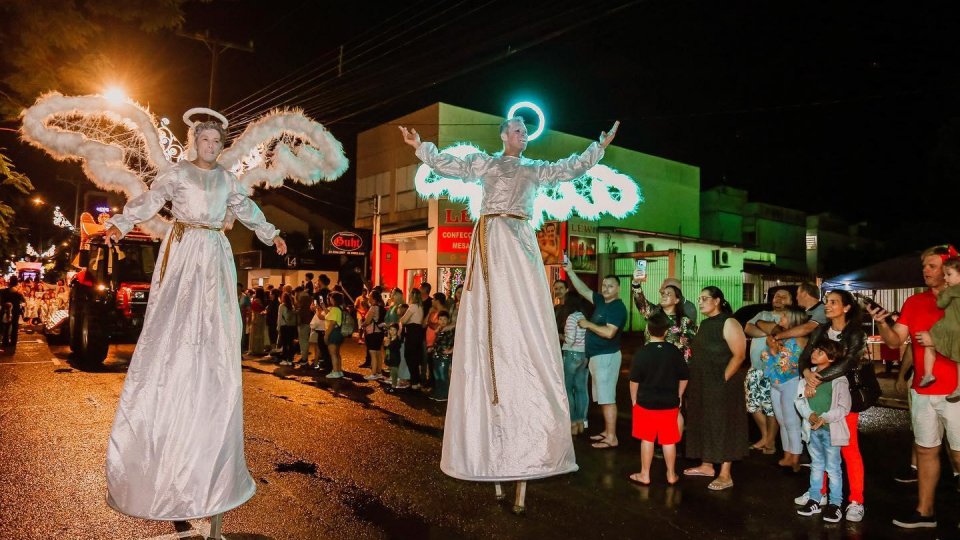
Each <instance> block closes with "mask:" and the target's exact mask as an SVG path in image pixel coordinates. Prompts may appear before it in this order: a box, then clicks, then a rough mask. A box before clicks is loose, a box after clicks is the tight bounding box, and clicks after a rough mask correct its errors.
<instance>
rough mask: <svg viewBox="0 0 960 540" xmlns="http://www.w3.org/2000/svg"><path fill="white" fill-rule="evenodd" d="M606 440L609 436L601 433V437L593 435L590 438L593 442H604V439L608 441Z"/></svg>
mask: <svg viewBox="0 0 960 540" xmlns="http://www.w3.org/2000/svg"><path fill="white" fill-rule="evenodd" d="M606 438H607V436H606V435H604V434H603V433H601V434H599V435H591V436H590V440H591V441H602V440H604V439H606Z"/></svg>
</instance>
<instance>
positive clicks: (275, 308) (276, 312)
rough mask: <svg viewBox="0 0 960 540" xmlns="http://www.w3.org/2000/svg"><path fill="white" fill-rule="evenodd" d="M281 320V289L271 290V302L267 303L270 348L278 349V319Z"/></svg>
mask: <svg viewBox="0 0 960 540" xmlns="http://www.w3.org/2000/svg"><path fill="white" fill-rule="evenodd" d="M279 318H280V289H270V301H269V303H267V334H268V335H269V336H270V346H271V347H273V348H277V337H278V334H279V330H277V319H279Z"/></svg>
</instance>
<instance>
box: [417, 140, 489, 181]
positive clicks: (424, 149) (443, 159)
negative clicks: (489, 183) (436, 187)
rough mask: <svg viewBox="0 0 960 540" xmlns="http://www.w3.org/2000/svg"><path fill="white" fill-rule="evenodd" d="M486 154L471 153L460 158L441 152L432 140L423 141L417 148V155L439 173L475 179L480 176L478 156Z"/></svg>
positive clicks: (452, 176) (451, 176)
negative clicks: (476, 165)
mask: <svg viewBox="0 0 960 540" xmlns="http://www.w3.org/2000/svg"><path fill="white" fill-rule="evenodd" d="M483 156H485V154H470V155H468V156H465V157H463V158H458V157H455V156H452V155H450V154H441V153H440V151H439V150H438V149H437V145H435V144H433V143H431V142H425V143H421V144H420V147H419V148H417V157H418V158H419V159H420V161H422V162H423V163H424V164H425V165H426V166H427V167H430V168H431V169H433V170H434V172H436V173H437V174H439V175H441V176H446V177H448V178H462V179H474V178H477V177H478V176H479V174H478V172H477V171H476V170H475V168H474V164H475V163H476V162H477V161H478V158H480V157H483Z"/></svg>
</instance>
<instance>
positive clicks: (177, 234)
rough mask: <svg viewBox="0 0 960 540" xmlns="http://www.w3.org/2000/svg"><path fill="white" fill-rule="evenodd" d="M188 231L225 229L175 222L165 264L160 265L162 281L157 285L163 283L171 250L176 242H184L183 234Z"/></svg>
mask: <svg viewBox="0 0 960 540" xmlns="http://www.w3.org/2000/svg"><path fill="white" fill-rule="evenodd" d="M187 229H206V230H208V231H222V230H223V227H213V226H211V225H204V224H203V223H188V222H186V221H174V222H173V227H170V235H169V236H167V250H166V251H164V252H163V262H162V263H161V264H160V279H159V281H157V284H160V283H163V274H164V273H166V271H167V261H168V260H169V259H170V250H171V249H173V243H174V242H180V241H181V240H183V233H184V232H186V230H187Z"/></svg>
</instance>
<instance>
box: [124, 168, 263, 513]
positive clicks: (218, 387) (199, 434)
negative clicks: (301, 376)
mask: <svg viewBox="0 0 960 540" xmlns="http://www.w3.org/2000/svg"><path fill="white" fill-rule="evenodd" d="M244 193H245V191H244V190H243V188H242V186H240V185H239V184H238V182H237V179H236V177H235V176H234V175H233V174H231V173H230V172H228V171H226V170H224V169H223V167H221V166H219V165H217V166H216V167H214V168H213V169H212V170H206V169H202V168H200V167H197V166H196V165H194V164H193V163H191V162H189V161H186V160H184V161H181V162H179V163H177V164H176V165H174V166H173V167H172V168H171V169H169V170H168V171H166V172H164V173H163V174H161V175H159V176H158V177H157V178H156V180H154V182H153V185H152V186H151V189H150V190H149V191H147V192H144V193H143V194H142V195H140V196H138V197H135V198H134V199H132V200H130V201H129V202H128V203H127V205H126V206H125V207H124V209H123V213H122V214H119V215H116V216H113V217H112V218H111V219H110V220H109V224H112V225H114V226H116V227H117V228H118V229H119V230H120V232H121V233H122V234H126V233H127V232H129V231H130V229H131V228H133V226H134V225H135V224H137V223H140V222H141V221H145V220H147V219H149V218H151V217H153V216H154V215H155V214H156V213H157V212H158V211H159V210H160V208H161V207H162V206H163V205H164V203H166V202H167V201H172V203H173V209H172V212H173V216H174V217H175V218H176V222H175V223H174V225H173V228H172V230H171V231H170V233H169V234H168V235H166V238H165V240H164V241H163V243H162V244H161V246H160V255H159V258H158V260H157V267H158V269H157V271H154V273H153V280H152V283H151V285H150V300H149V303H148V304H147V312H146V317H145V321H144V326H143V332H142V333H141V335H140V339H139V341H138V342H137V347H136V350H135V351H134V354H133V359H132V360H131V361H130V367H129V370H128V371H127V378H126V381H125V382H124V385H123V393H122V395H121V396H120V404H119V407H118V408H117V414H116V417H115V419H114V422H113V431H112V433H111V434H110V445H109V448H108V449H107V487H108V490H109V494H108V497H107V502H108V503H109V504H110V506H111V507H113V508H114V509H115V510H118V511H120V512H123V513H124V514H127V515H130V516H134V517H139V518H145V519H154V520H188V519H194V518H200V517H206V516H212V515H215V514H219V513H223V512H226V511H227V510H230V509H233V508H235V507H237V506H239V505H241V504H243V503H244V502H246V501H247V500H248V499H250V497H252V496H253V493H254V491H256V485H255V484H254V481H253V479H252V478H251V477H250V473H249V471H248V470H247V464H246V460H245V458H244V454H243V394H242V389H241V368H240V337H241V335H240V332H241V321H240V310H239V306H238V303H237V288H236V283H237V270H236V267H235V266H234V262H233V255H232V251H231V249H230V243H229V242H227V238H226V237H225V236H224V234H223V232H222V227H223V222H224V217H225V215H226V212H227V209H228V208H229V209H230V210H231V211H232V212H233V213H234V214H235V215H236V216H237V218H238V219H239V220H240V221H241V222H242V223H243V224H244V225H246V226H247V227H249V228H250V229H252V230H253V231H254V232H255V233H256V235H257V237H258V238H259V239H260V240H261V241H263V242H264V243H267V244H271V243H272V241H273V238H274V237H275V236H276V235H277V233H278V231H277V229H276V228H275V227H274V226H273V225H271V224H270V223H267V221H266V219H265V218H264V216H263V213H262V212H261V211H260V209H259V208H258V207H257V205H256V204H254V202H253V201H251V200H250V199H249V198H248V197H247V196H246V195H245V194H244Z"/></svg>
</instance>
